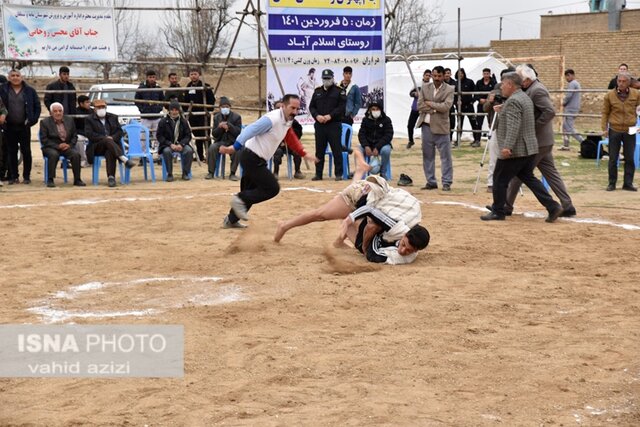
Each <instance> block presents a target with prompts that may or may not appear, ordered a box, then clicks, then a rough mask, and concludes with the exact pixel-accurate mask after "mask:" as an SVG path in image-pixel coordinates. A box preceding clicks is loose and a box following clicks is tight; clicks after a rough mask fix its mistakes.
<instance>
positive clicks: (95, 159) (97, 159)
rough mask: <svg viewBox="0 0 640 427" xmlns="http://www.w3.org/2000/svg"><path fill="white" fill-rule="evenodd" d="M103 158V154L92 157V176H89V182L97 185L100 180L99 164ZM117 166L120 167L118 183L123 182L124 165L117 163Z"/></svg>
mask: <svg viewBox="0 0 640 427" xmlns="http://www.w3.org/2000/svg"><path fill="white" fill-rule="evenodd" d="M104 159H105V157H104V156H94V157H93V165H92V178H91V183H92V184H93V185H98V183H99V182H100V164H101V163H102V160H104ZM118 168H119V169H120V183H121V184H124V167H123V166H122V163H118Z"/></svg>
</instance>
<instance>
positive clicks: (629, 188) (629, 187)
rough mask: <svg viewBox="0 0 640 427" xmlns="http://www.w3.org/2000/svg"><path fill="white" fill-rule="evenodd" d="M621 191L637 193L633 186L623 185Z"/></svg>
mask: <svg viewBox="0 0 640 427" xmlns="http://www.w3.org/2000/svg"><path fill="white" fill-rule="evenodd" d="M622 189H623V190H624V191H638V188H637V187H634V186H633V184H632V185H623V186H622Z"/></svg>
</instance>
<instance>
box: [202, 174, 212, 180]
mask: <svg viewBox="0 0 640 427" xmlns="http://www.w3.org/2000/svg"><path fill="white" fill-rule="evenodd" d="M213 178H214V175H213V174H212V173H208V174H207V176H205V177H204V179H213Z"/></svg>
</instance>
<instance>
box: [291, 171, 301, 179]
mask: <svg viewBox="0 0 640 427" xmlns="http://www.w3.org/2000/svg"><path fill="white" fill-rule="evenodd" d="M293 177H294V178H295V179H304V174H303V173H302V172H300V171H296V173H294V174H293Z"/></svg>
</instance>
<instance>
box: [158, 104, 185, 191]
mask: <svg viewBox="0 0 640 427" xmlns="http://www.w3.org/2000/svg"><path fill="white" fill-rule="evenodd" d="M180 112H181V108H180V104H179V103H178V102H177V101H171V104H169V114H168V115H167V116H166V117H165V118H164V119H162V120H160V124H159V125H158V134H157V135H158V153H159V154H160V155H161V156H163V157H164V164H165V167H166V168H167V181H168V182H172V181H173V153H180V154H181V156H180V158H181V160H182V179H184V180H185V181H189V180H190V179H191V178H189V176H190V174H191V163H192V162H193V148H191V146H190V145H189V142H190V141H191V128H190V127H189V122H188V121H187V119H185V118H183V117H182V115H181V114H180Z"/></svg>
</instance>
